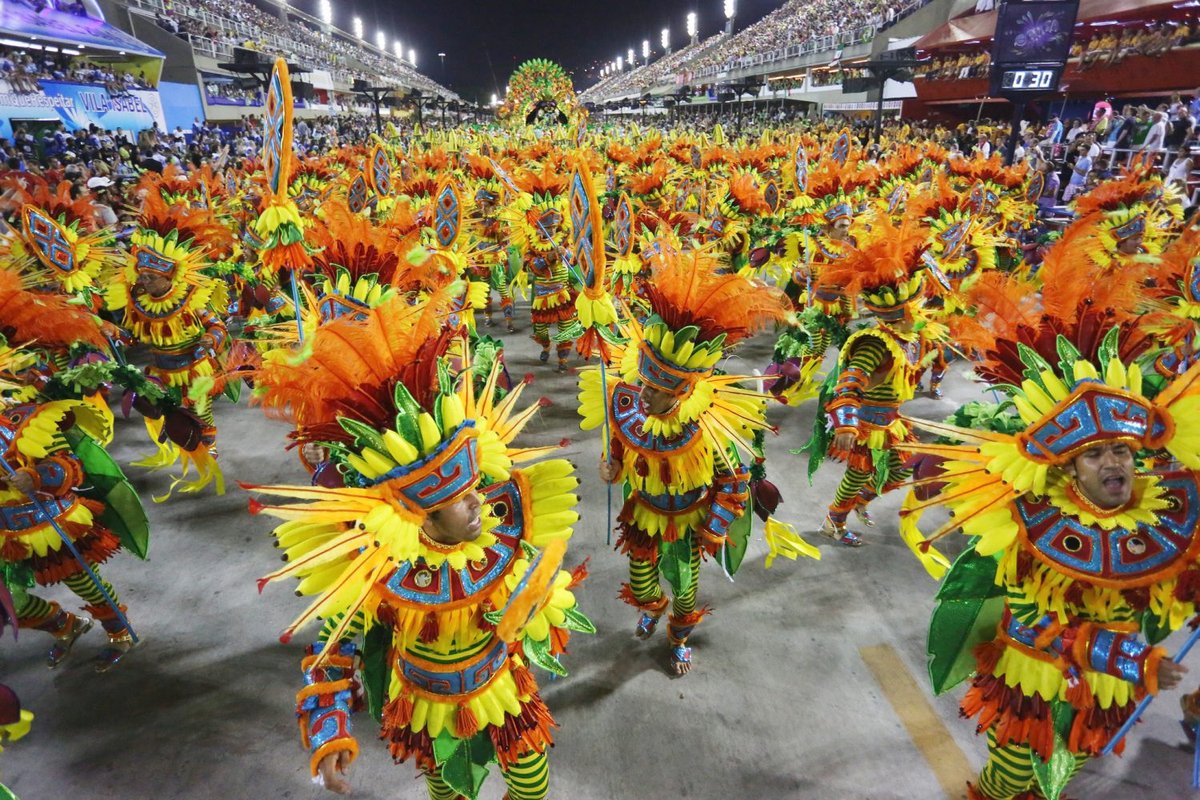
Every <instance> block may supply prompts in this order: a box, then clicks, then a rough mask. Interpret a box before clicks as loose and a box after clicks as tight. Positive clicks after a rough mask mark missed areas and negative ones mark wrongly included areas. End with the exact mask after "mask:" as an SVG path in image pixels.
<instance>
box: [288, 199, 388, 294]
mask: <svg viewBox="0 0 1200 800" xmlns="http://www.w3.org/2000/svg"><path fill="white" fill-rule="evenodd" d="M322 212H323V217H324V219H323V222H322V223H320V224H317V225H315V226H314V227H313V228H312V230H311V231H310V232H309V234H308V237H307V238H308V243H309V245H310V246H311V247H312V248H314V249H315V250H316V252H314V253H313V255H312V262H313V269H314V270H316V271H317V272H321V273H323V274H324V275H326V276H327V277H329V278H334V277H335V276H336V274H337V267H342V268H343V269H345V270H346V271H347V272H349V273H350V279H351V282H353V281H355V280H357V279H358V278H361V277H362V276H364V275H370V274H372V273H374V274H377V275H378V276H379V280H380V283H385V284H390V283H392V282H393V280H394V278H395V277H396V269H397V267H398V266H399V264H400V261H401V259H400V251H399V250H398V249H397V248H396V246H395V239H394V238H393V236H392V234H391V232H390V231H389V230H388V229H387V228H385V227H382V226H379V225H375V224H373V223H372V222H371V221H370V220H369V219H367V218H366V217H363V216H361V215H359V214H355V213H353V212H351V211H350V208H349V207H348V206H347V205H346V203H345V201H344V200H343V199H342V198H330V199H329V200H327V201H326V202H325V203H324V204H323V205H322Z"/></svg>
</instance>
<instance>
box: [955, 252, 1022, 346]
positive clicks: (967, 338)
mask: <svg viewBox="0 0 1200 800" xmlns="http://www.w3.org/2000/svg"><path fill="white" fill-rule="evenodd" d="M962 305H963V306H964V307H967V308H971V307H974V309H975V313H974V314H973V315H969V316H968V315H964V314H954V315H952V316H951V317H950V318H949V319H948V320H947V324H948V326H949V328H950V333H951V338H952V339H953V341H955V342H957V343H958V344H959V345H960V346H961V347H962V349H963V350H964V351H965V352H967V353H986V352H988V351H989V350H992V349H994V348H995V346H996V340H997V339H1015V338H1016V332H1017V329H1018V328H1020V327H1021V326H1028V327H1031V328H1032V327H1037V325H1038V321H1039V319H1040V318H1041V303H1040V301H1039V298H1038V294H1037V287H1035V286H1034V285H1033V284H1031V283H1029V282H1027V281H1022V280H1019V279H1018V278H1016V277H1014V276H1012V275H1006V274H1004V273H1002V272H999V271H997V270H987V271H985V272H984V273H982V274H981V275H980V276H979V278H978V279H977V280H975V281H974V282H973V283H972V284H971V285H970V286H969V288H968V289H967V291H966V295H965V296H964V297H963V300H962Z"/></svg>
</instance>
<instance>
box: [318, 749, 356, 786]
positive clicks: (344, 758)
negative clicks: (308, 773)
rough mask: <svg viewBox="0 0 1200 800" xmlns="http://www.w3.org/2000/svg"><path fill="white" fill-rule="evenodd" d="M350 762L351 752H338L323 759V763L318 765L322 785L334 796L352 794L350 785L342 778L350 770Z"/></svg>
mask: <svg viewBox="0 0 1200 800" xmlns="http://www.w3.org/2000/svg"><path fill="white" fill-rule="evenodd" d="M350 761H351V756H350V751H349V750H338V751H337V752H336V753H330V754H329V755H327V756H325V757H324V758H322V759H321V763H319V764H317V776H318V777H319V778H320V779H321V785H322V786H324V787H325V788H326V789H328V790H329V791H331V792H333V793H334V794H350V784H349V783H348V782H347V781H346V780H345V779H343V778H341V777H340V776H341V775H345V774H346V770H348V769H349V768H350Z"/></svg>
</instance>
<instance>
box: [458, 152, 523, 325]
mask: <svg viewBox="0 0 1200 800" xmlns="http://www.w3.org/2000/svg"><path fill="white" fill-rule="evenodd" d="M466 157H467V163H468V172H467V175H468V178H469V181H468V191H470V190H472V189H473V190H474V204H473V209H472V214H471V218H470V225H471V231H470V233H471V238H472V239H473V240H474V243H475V244H474V247H475V249H474V260H475V262H476V263H477V265H478V267H477V269H478V270H479V273H480V277H482V278H483V279H484V280H486V281H487V282H488V283H489V284H490V285H491V288H492V290H494V291H495V292H496V293H497V294H498V295H500V313H501V314H503V315H504V327H505V329H506V330H507V331H508V332H509V333H513V332H515V331H516V327H515V326H514V324H513V311H514V308H513V295H512V280H513V277H515V276H513V275H512V271H513V270H512V267H511V266H510V250H509V246H508V237H507V235H505V232H504V226H503V225H501V219H500V197H501V192H502V191H503V188H502V186H501V183H500V180H499V178H497V177H496V173H495V171H494V170H493V169H492V165H491V163H490V162H489V161H488V160H487V158H485V157H482V156H478V155H475V154H473V153H467V156H466ZM512 255H517V254H516V253H515V251H513V252H512ZM483 313H484V319H485V320H486V321H487V325H488V327H489V328H490V327H491V326H492V315H493V306H492V297H491V294H490V292H489V294H488V299H487V305H485V306H484V308H483Z"/></svg>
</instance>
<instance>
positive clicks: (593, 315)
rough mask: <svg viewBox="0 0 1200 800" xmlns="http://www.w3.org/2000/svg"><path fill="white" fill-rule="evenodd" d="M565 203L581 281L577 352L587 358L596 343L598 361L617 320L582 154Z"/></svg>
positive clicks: (573, 259) (592, 188) (603, 355)
mask: <svg viewBox="0 0 1200 800" xmlns="http://www.w3.org/2000/svg"><path fill="white" fill-rule="evenodd" d="M568 204H569V205H568V207H569V208H570V210H571V262H572V263H574V264H575V267H576V269H577V270H578V272H579V277H580V279H581V281H582V284H583V286H582V289H583V291H582V292H580V294H579V296H578V297H577V298H576V300H575V309H576V311H578V312H579V324H580V325H582V326H583V328H584V333H583V335H582V336H580V337H579V339H578V343H577V345H576V348H577V349H578V350H579V354H580V355H582V356H583V357H584V358H588V357H590V356H591V354H592V349H593V348H594V347H597V346H598V347H599V350H600V362H601V363H604V360H605V359H606V358H608V355H609V354H608V349H607V348H606V347H605V334H609V336H610V337H611V332H610V331H609V326H610V325H612V324H613V323H614V322H616V321H617V310H616V308H615V307H614V306H613V300H612V294H610V293H609V290H608V280H607V279H608V269H607V259H606V257H605V252H604V223H603V222H602V220H601V218H600V204H599V203H598V202H597V201H596V187H595V184H594V183H593V182H592V173H591V170H589V169H588V165H587V162H586V161H585V160H584V159H583V158H582V157H577V158H576V159H575V169H574V170H573V171H572V173H571V184H570V190H569V195H568Z"/></svg>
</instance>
